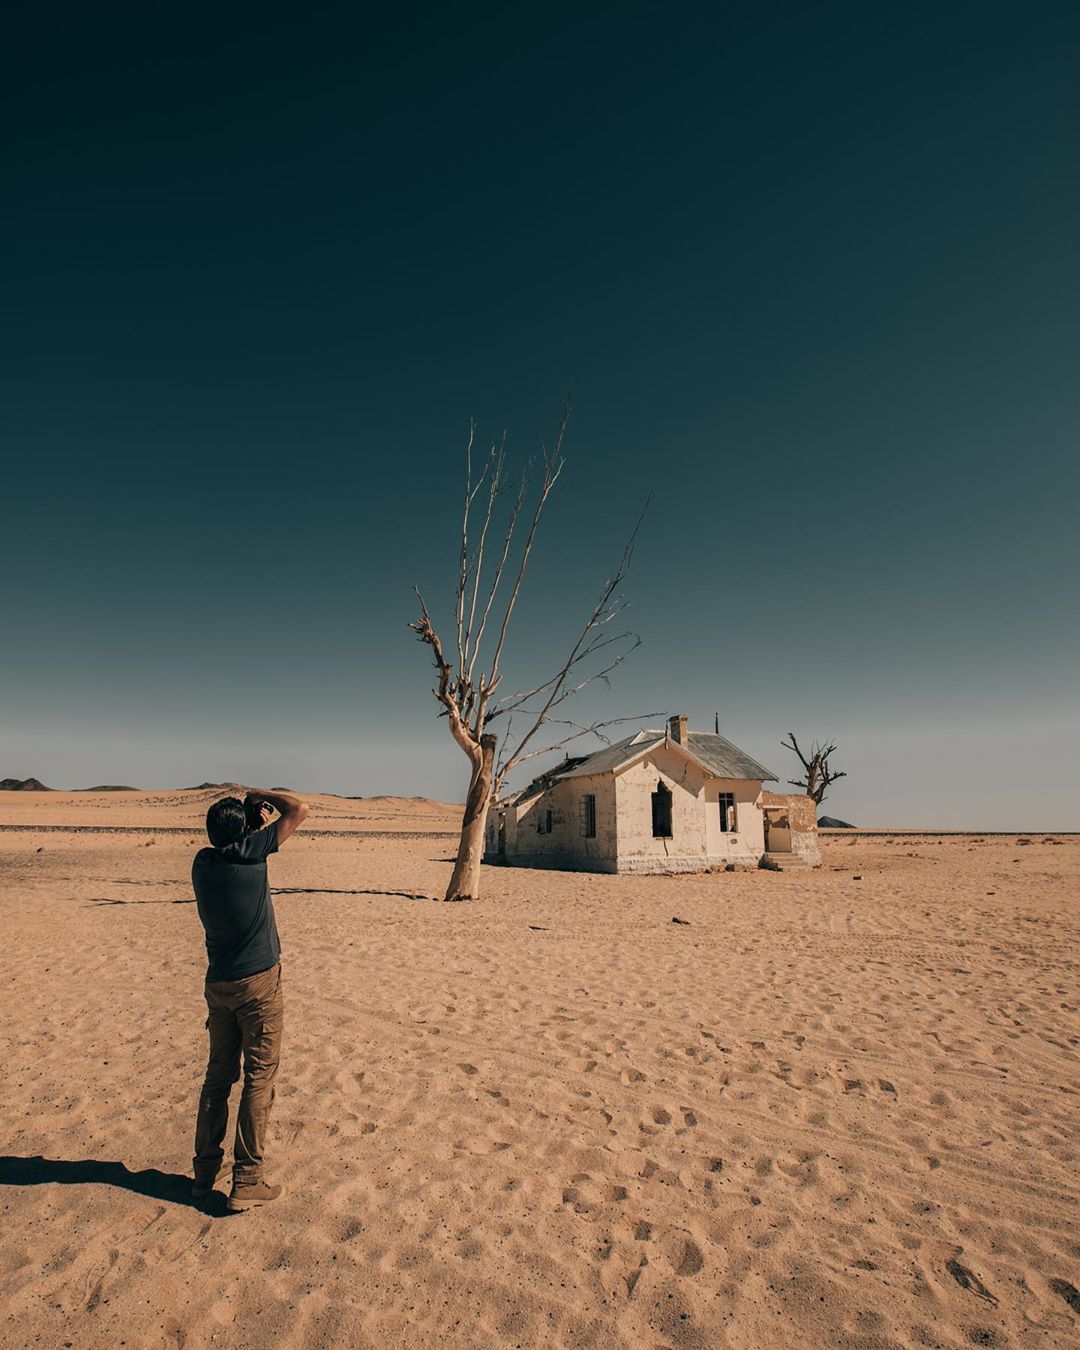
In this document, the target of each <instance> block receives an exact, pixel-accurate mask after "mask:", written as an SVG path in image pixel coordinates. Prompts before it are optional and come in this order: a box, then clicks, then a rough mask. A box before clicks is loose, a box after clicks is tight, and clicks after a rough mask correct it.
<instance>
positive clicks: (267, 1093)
mask: <svg viewBox="0 0 1080 1350" xmlns="http://www.w3.org/2000/svg"><path fill="white" fill-rule="evenodd" d="M268 807H269V808H273V810H275V811H277V812H279V813H280V814H279V815H278V818H277V820H275V821H273V823H268V822H269V821H270V811H269V810H268V809H267V808H268ZM307 815H308V804H307V802H305V801H303V800H302V799H301V798H300V797H297V796H294V794H293V793H291V792H249V793H248V794H247V797H246V798H245V800H244V801H241V800H240V799H239V798H238V797H226V798H224V799H223V800H222V801H219V802H215V803H214V804H213V806H211V808H210V810H209V811H208V812H207V813H206V833H207V835H208V836H209V839H210V844H211V847H210V848H203V849H200V850H199V852H198V853H197V854H196V855H195V861H194V863H193V864H192V867H191V883H192V886H193V888H194V890H195V900H196V902H197V904H198V909H199V918H200V919H201V920H202V925H203V928H204V929H205V930H206V952H207V956H208V957H209V961H210V964H209V967H208V969H207V972H206V1003H207V1007H208V1009H209V1016H208V1017H207V1020H206V1025H207V1027H208V1028H209V1031H210V1060H209V1063H208V1064H207V1068H206V1079H205V1081H204V1083H203V1087H202V1093H201V1094H200V1097H199V1113H198V1117H197V1119H196V1123H195V1158H194V1160H193V1167H194V1173H195V1179H194V1182H193V1184H192V1187H191V1194H192V1197H193V1198H194V1199H196V1200H199V1199H202V1198H203V1197H204V1196H206V1195H208V1194H209V1193H210V1192H211V1191H212V1190H213V1189H214V1182H215V1181H216V1180H217V1175H218V1172H219V1171H220V1169H221V1163H222V1160H223V1158H224V1151H223V1149H222V1141H223V1140H224V1138H225V1130H226V1127H227V1126H228V1123H229V1092H230V1090H231V1088H232V1085H233V1083H235V1082H236V1081H237V1079H238V1078H239V1077H240V1058H241V1054H242V1055H243V1061H244V1090H243V1094H242V1096H241V1098H240V1110H239V1114H238V1116H237V1121H236V1140H235V1144H234V1146H233V1176H232V1190H231V1192H230V1194H229V1199H228V1209H229V1210H230V1212H231V1213H234V1214H235V1213H239V1212H240V1211H242V1210H245V1209H252V1208H254V1207H255V1206H256V1205H265V1204H267V1203H268V1202H269V1201H271V1200H276V1199H277V1198H278V1196H279V1195H280V1194H281V1187H280V1186H272V1185H270V1184H269V1183H267V1182H266V1181H265V1180H264V1179H263V1163H264V1150H265V1147H266V1129H267V1123H268V1121H269V1118H270V1106H271V1104H272V1102H273V1100H274V1079H275V1077H276V1076H277V1069H278V1061H279V1059H280V1056H281V1032H282V1026H283V1022H284V1014H285V1005H284V1000H283V998H282V992H281V945H280V943H279V941H278V932H277V923H276V922H275V920H274V905H273V902H272V901H271V899H270V883H269V879H268V877H267V874H266V859H267V858H268V857H269V856H270V854H271V853H276V852H277V850H278V848H279V847H280V846H281V845H282V844H283V843H284V842H285V841H286V839H288V838H290V837H291V836H292V835H293V834H294V833H295V831H296V830H297V829H298V828H299V827H300V826H301V825H302V824H303V822H304V821H305V820H306V819H307Z"/></svg>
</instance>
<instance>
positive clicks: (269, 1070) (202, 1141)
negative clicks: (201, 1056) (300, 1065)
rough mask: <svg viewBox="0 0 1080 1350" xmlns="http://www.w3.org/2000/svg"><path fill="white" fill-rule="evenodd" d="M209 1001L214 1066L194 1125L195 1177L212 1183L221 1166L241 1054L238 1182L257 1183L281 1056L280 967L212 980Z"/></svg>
mask: <svg viewBox="0 0 1080 1350" xmlns="http://www.w3.org/2000/svg"><path fill="white" fill-rule="evenodd" d="M206 1003H207V1007H208V1008H209V1009H210V1015H209V1017H208V1018H207V1019H206V1025H207V1027H208V1029H209V1031H210V1062H209V1063H208V1064H207V1066H206V1079H205V1081H204V1083H203V1087H202V1093H201V1094H200V1096H199V1114H198V1118H197V1119H196V1122H195V1158H194V1170H195V1176H196V1178H197V1179H199V1180H201V1181H213V1179H214V1178H215V1177H216V1176H217V1174H218V1172H219V1170H220V1168H221V1161H222V1158H223V1157H224V1150H223V1149H222V1147H221V1144H222V1141H223V1140H224V1138H225V1131H226V1129H227V1127H228V1124H229V1092H230V1090H231V1088H232V1085H233V1084H234V1083H235V1082H236V1081H237V1079H238V1078H239V1077H240V1056H241V1052H242V1053H243V1057H244V1091H243V1094H242V1096H241V1098H240V1112H239V1115H238V1116H237V1120H236V1142H235V1144H234V1145H233V1184H234V1185H236V1184H237V1183H241V1182H250V1181H255V1180H257V1179H258V1178H259V1177H260V1176H261V1174H262V1168H263V1154H264V1150H265V1147H266V1129H267V1124H268V1122H269V1119H270V1107H271V1105H272V1103H273V1100H274V1079H275V1078H276V1076H277V1070H278V1061H279V1060H280V1058H281V1031H282V1026H283V1025H284V1021H285V1000H284V998H283V996H282V992H281V966H280V964H279V965H276V966H271V968H270V969H269V970H263V971H260V972H259V974H258V975H249V976H248V977H247V979H245V980H228V981H224V980H223V981H220V982H217V983H214V984H210V983H209V982H208V983H207V985H206Z"/></svg>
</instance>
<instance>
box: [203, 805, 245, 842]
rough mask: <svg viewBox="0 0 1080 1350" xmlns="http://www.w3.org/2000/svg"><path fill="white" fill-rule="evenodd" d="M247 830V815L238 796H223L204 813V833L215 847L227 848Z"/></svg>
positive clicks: (241, 837)
mask: <svg viewBox="0 0 1080 1350" xmlns="http://www.w3.org/2000/svg"><path fill="white" fill-rule="evenodd" d="M247 832H248V825H247V816H246V815H245V813H244V803H243V802H242V801H241V800H240V798H239V797H223V798H222V799H221V801H219V802H215V803H214V804H213V806H212V807H211V808H210V810H209V811H207V813H206V833H207V834H208V835H209V836H210V842H211V843H212V844H213V846H214V847H215V848H228V846H229V845H230V844H235V843H236V842H237V841H238V840H240V839H243V837H244V835H245V834H247Z"/></svg>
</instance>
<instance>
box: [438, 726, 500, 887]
mask: <svg viewBox="0 0 1080 1350" xmlns="http://www.w3.org/2000/svg"><path fill="white" fill-rule="evenodd" d="M494 765H495V737H494V736H481V738H480V754H479V758H478V759H477V761H476V763H475V764H474V766H473V772H472V777H471V779H470V781H469V795H468V796H467V797H466V798H465V815H464V818H463V819H462V822H461V837H460V839H459V840H458V851H457V860H456V861H455V863H454V874H453V876H452V877H451V878H450V885H449V886H448V887H447V891H446V895H445V896H444V897H443V899H444V900H475V899H476V897H477V896H478V895H479V894H480V864H481V862H482V861H483V857H484V847H485V834H486V832H487V818H488V810H489V808H490V806H491V779H492V774H493V771H494Z"/></svg>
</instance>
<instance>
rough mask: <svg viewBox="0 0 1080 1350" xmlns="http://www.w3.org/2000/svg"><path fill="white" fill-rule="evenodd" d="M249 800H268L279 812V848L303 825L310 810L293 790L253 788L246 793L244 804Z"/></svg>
mask: <svg viewBox="0 0 1080 1350" xmlns="http://www.w3.org/2000/svg"><path fill="white" fill-rule="evenodd" d="M250 801H255V802H269V803H270V805H271V806H272V807H273V808H274V810H275V811H278V812H280V819H279V820H278V821H277V841H278V847H279V848H280V847H281V845H282V844H283V843H284V842H285V840H286V839H288V838H289V837H290V836H291V835H293V834H295V833H296V831H297V830H298V829H299V828H300V826H301V825H303V823H304V821H305V820H307V818H308V812H309V811H310V810H311V808H310V807H309V806H308V804H307V802H306V801H304V799H303V797H298V796H297V795H296V793H295V792H266V791H264V790H263V789H262V788H260V789H258V790H254V789H253V790H252V791H251V792H249V793H248V795H247V799H246V801H245V805H246V804H247V802H250Z"/></svg>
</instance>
